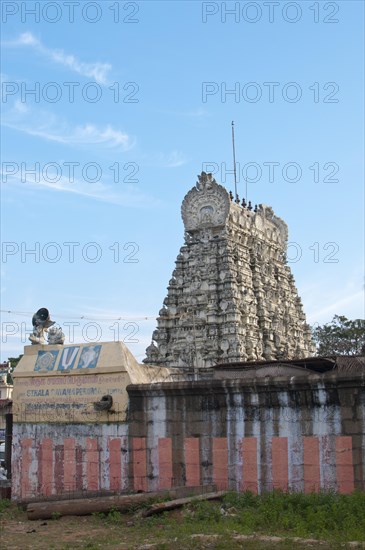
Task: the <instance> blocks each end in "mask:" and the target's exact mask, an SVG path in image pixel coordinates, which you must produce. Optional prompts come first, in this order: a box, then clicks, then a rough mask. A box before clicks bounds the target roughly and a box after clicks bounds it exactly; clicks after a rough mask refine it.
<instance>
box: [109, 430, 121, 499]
mask: <svg viewBox="0 0 365 550" xmlns="http://www.w3.org/2000/svg"><path fill="white" fill-rule="evenodd" d="M121 444H122V442H121V438H120V437H117V438H115V439H112V438H109V441H108V446H109V477H110V490H111V491H120V489H121V467H122V453H121V450H120V449H121Z"/></svg>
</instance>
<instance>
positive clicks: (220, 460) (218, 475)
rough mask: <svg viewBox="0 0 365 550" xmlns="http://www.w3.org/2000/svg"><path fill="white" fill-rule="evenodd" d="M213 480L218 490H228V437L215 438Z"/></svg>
mask: <svg viewBox="0 0 365 550" xmlns="http://www.w3.org/2000/svg"><path fill="white" fill-rule="evenodd" d="M213 480H214V483H215V484H216V485H217V488H218V490H224V489H228V448H227V438H226V437H213Z"/></svg>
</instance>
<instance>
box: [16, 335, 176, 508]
mask: <svg viewBox="0 0 365 550" xmlns="http://www.w3.org/2000/svg"><path fill="white" fill-rule="evenodd" d="M24 351H25V353H24V356H23V357H22V359H21V361H20V362H19V365H18V366H17V369H16V372H15V373H14V395H13V398H14V402H13V417H14V425H13V445H12V465H13V471H12V498H14V499H16V500H29V499H32V498H37V497H49V496H52V495H61V494H63V493H67V494H69V495H70V496H72V494H74V493H79V492H80V491H84V492H90V491H92V492H94V491H104V490H106V491H118V492H119V491H125V490H127V489H129V488H130V487H131V488H133V480H132V481H131V480H129V477H128V476H129V468H128V464H129V442H128V422H127V410H128V394H127V391H126V387H127V385H128V384H130V383H137V382H138V383H142V382H143V383H146V382H152V381H155V380H164V379H170V375H169V371H167V370H166V369H163V368H157V369H156V368H152V367H148V366H143V365H140V364H138V363H137V361H136V360H135V359H134V357H133V355H132V354H131V353H130V351H129V350H128V349H127V348H126V347H125V346H124V344H123V343H121V342H105V343H99V344H98V345H88V344H80V345H74V346H58V345H57V346H53V345H52V346H50V345H44V346H41V345H34V346H26V347H25V350H24ZM104 395H111V396H112V398H113V402H112V407H111V408H110V409H108V410H95V405H94V404H95V403H98V402H99V401H100V399H101V398H102V397H103V396H104Z"/></svg>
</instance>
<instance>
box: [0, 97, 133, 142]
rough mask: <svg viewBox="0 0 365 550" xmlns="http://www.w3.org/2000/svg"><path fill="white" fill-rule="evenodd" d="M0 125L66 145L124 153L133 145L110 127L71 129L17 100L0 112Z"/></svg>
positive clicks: (128, 138) (49, 115) (87, 126)
mask: <svg viewBox="0 0 365 550" xmlns="http://www.w3.org/2000/svg"><path fill="white" fill-rule="evenodd" d="M1 124H2V126H6V127H8V128H12V129H13V130H17V131H19V132H23V133H25V134H28V135H31V136H37V137H40V138H42V139H45V140H47V141H54V142H57V143H64V144H65V145H70V146H84V145H87V146H90V145H99V146H104V147H107V148H113V149H115V150H118V151H122V152H124V151H129V150H130V149H132V147H133V146H134V145H135V140H134V139H133V138H131V136H129V135H128V134H127V133H126V132H124V131H122V130H119V129H116V128H113V126H112V125H111V124H107V125H105V126H103V127H100V126H97V125H95V124H92V123H87V124H83V125H77V126H71V125H70V124H68V123H66V122H65V121H62V120H60V119H59V118H58V117H57V116H55V115H53V114H51V113H49V112H47V111H41V110H32V109H31V108H30V107H28V106H26V105H25V104H24V103H22V102H20V101H19V100H17V101H15V103H14V105H13V107H12V108H11V109H9V111H8V112H7V113H3V117H2V121H1Z"/></svg>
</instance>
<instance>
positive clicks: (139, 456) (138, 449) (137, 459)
mask: <svg viewBox="0 0 365 550" xmlns="http://www.w3.org/2000/svg"><path fill="white" fill-rule="evenodd" d="M132 449H133V480H134V489H135V491H147V461H146V438H145V437H133V439H132Z"/></svg>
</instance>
